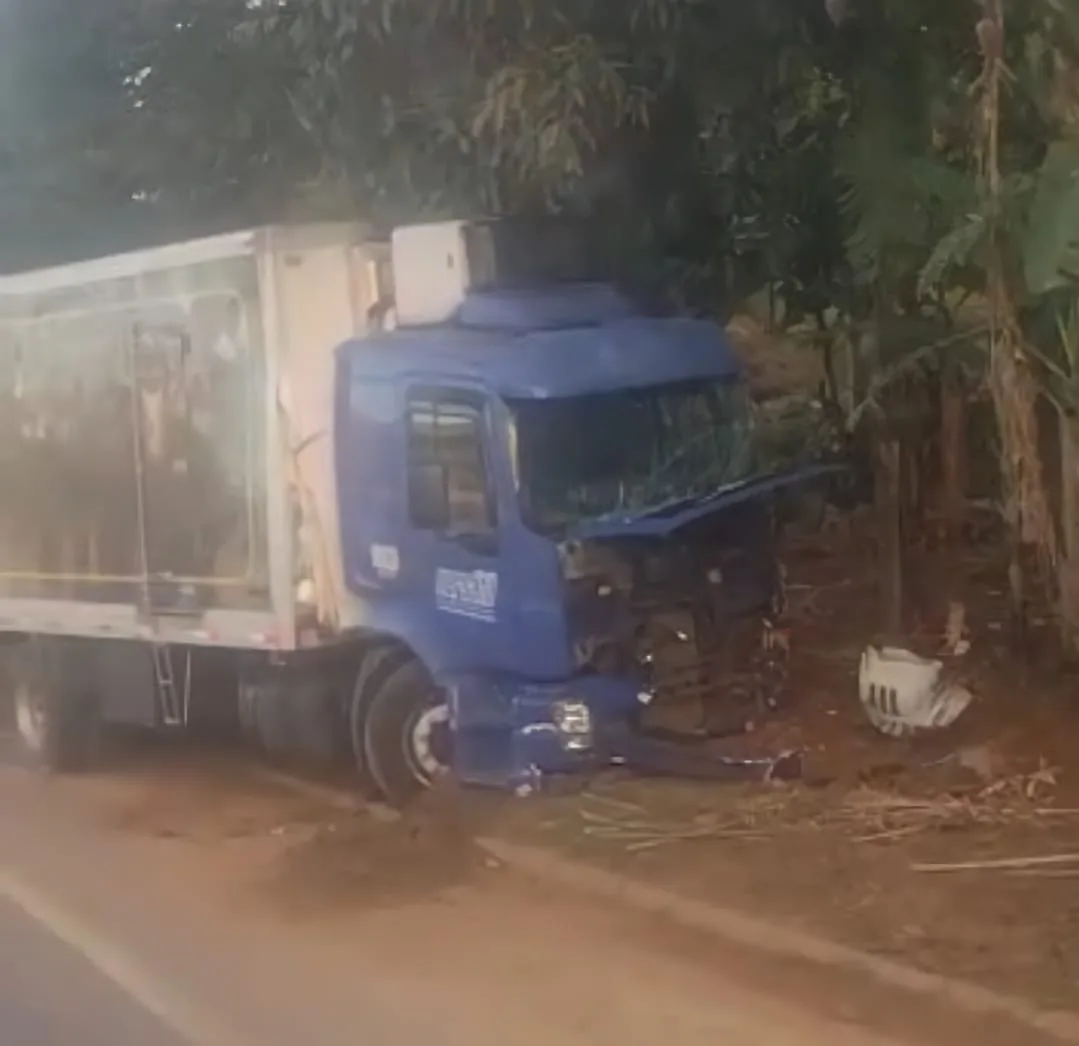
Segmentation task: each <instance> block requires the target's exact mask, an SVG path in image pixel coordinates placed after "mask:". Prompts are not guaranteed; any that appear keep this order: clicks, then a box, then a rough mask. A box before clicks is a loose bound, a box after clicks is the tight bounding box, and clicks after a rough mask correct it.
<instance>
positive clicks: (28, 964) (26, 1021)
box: [0, 900, 193, 1046]
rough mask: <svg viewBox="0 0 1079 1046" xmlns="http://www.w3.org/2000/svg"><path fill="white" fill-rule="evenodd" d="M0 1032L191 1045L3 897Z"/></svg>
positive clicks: (41, 1040) (125, 1045)
mask: <svg viewBox="0 0 1079 1046" xmlns="http://www.w3.org/2000/svg"><path fill="white" fill-rule="evenodd" d="M0 1029H2V1030H0V1038H2V1040H3V1043H4V1046H60V1044H62V1043H78V1046H193V1044H191V1043H190V1042H188V1041H186V1040H184V1039H182V1038H180V1037H178V1036H177V1035H176V1034H175V1033H174V1032H173V1031H171V1030H170V1029H169V1028H168V1027H166V1026H165V1025H164V1024H162V1023H161V1021H160V1020H159V1019H158V1018H156V1017H154V1016H153V1015H152V1014H150V1013H149V1012H147V1011H146V1010H145V1009H144V1008H143V1007H142V1006H141V1005H140V1004H139V1003H137V1002H135V1001H134V1000H133V999H132V998H131V997H130V996H129V995H127V994H126V993H125V992H124V991H123V990H121V989H120V988H119V987H117V986H116V985H115V984H114V983H113V982H112V981H110V980H109V979H108V978H107V977H105V975H104V974H102V973H101V972H100V971H98V970H97V969H95V968H94V967H93V966H92V965H91V964H90V962H89V961H87V960H86V959H85V958H83V956H81V955H80V954H78V952H76V951H75V950H73V949H72V948H71V947H70V946H69V945H67V944H65V943H64V942H63V941H62V940H60V939H59V938H58V937H56V936H55V935H54V934H53V933H52V931H51V930H49V929H47V928H46V927H44V926H43V925H41V924H40V923H38V922H36V921H35V920H34V919H33V918H31V917H30V916H29V915H27V914H26V913H25V912H23V911H21V910H20V909H19V908H17V907H16V906H15V905H14V904H13V903H11V902H10V901H7V900H0Z"/></svg>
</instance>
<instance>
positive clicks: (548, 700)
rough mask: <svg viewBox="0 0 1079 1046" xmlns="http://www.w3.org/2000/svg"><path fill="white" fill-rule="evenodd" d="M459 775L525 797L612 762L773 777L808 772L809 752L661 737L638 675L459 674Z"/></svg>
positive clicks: (704, 774)
mask: <svg viewBox="0 0 1079 1046" xmlns="http://www.w3.org/2000/svg"><path fill="white" fill-rule="evenodd" d="M446 692H447V694H448V695H449V701H450V710H451V720H452V723H453V731H454V745H453V749H454V772H455V774H456V776H457V778H458V780H460V781H461V782H463V783H466V784H476V785H483V786H487V787H494V788H499V789H504V790H511V791H515V792H517V793H518V794H528V793H530V792H533V791H536V790H538V789H541V788H543V787H544V785H545V783H547V782H548V781H550V780H551V779H557V778H567V777H572V776H587V775H589V774H593V773H596V772H598V771H600V770H603V769H606V768H608V767H611V766H622V767H626V768H627V769H629V770H630V771H633V772H636V773H641V774H646V775H663V776H678V777H691V778H703V779H710V780H732V779H737V780H746V779H749V780H767V779H773V778H791V777H797V776H800V774H801V756H800V754H799V753H795V752H784V753H780V754H779V755H777V756H774V757H764V758H762V757H759V756H750V755H746V754H744V753H742V754H739V752H738V751H737V748H736V745H737V741H734V740H731V739H728V740H726V741H725V742H723V744H722V747H717V745H716V744H715V743H714V742H712V741H711V740H710V739H706V738H695V737H689V736H687V737H673V736H661V735H659V734H657V733H649V732H647V731H645V730H643V729H642V727H641V714H642V712H643V711H644V709H645V708H646V707H647V705H648V704H649V702H650V701H651V699H652V695H651V694H650V693H648V692H646V691H642V690H640V688H639V687H638V686H637V685H636V684H635V683H634V682H632V681H630V680H626V679H621V678H612V677H608V676H600V675H590V676H582V677H580V678H577V679H573V680H569V681H564V682H557V683H555V682H552V683H535V682H521V681H519V680H510V679H501V680H491V679H488V678H483V677H469V678H458V679H456V680H454V681H452V682H450V683H447V684H446Z"/></svg>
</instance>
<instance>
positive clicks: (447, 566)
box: [406, 387, 515, 669]
mask: <svg viewBox="0 0 1079 1046" xmlns="http://www.w3.org/2000/svg"><path fill="white" fill-rule="evenodd" d="M406 417H407V471H408V489H407V512H408V517H409V518H408V521H409V524H410V527H411V529H412V530H413V542H414V547H415V549H416V552H417V555H416V557H415V564H414V569H415V570H416V574H415V575H414V577H413V579H412V582H413V585H414V586H416V589H417V590H418V591H420V592H425V593H426V596H427V598H429V599H431V600H433V609H434V618H435V628H436V629H437V631H438V633H439V634H440V636H442V637H443V639H444V642H440V643H439V646H440V647H442V648H443V649H445V650H446V651H447V655H448V657H449V658H450V660H451V661H452V662H454V664H453V665H452V666H450V665H447V666H446V667H455V668H466V669H467V668H468V667H470V666H471V665H477V664H478V665H483V666H486V667H492V662H494V661H496V660H497V659H498V656H499V651H500V650H505V649H506V648H507V641H509V640H511V633H512V621H511V620H510V618H511V616H512V608H513V604H514V603H515V600H514V599H513V598H512V592H511V591H509V590H508V589H507V584H509V583H511V579H510V578H509V577H508V576H507V573H506V570H505V569H504V566H505V564H506V552H507V550H506V548H505V536H504V535H502V534H500V531H499V519H498V508H497V498H496V496H495V484H494V478H493V470H492V467H491V455H490V453H489V447H490V434H491V427H490V422H489V412H488V410H487V406H486V403H485V400H484V398H483V397H482V396H481V395H480V394H479V393H476V392H473V391H470V390H467V389H454V388H424V387H413V388H412V389H410V390H409V392H408V395H407V404H406Z"/></svg>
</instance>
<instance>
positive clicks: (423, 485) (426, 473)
mask: <svg viewBox="0 0 1079 1046" xmlns="http://www.w3.org/2000/svg"><path fill="white" fill-rule="evenodd" d="M408 505H409V514H410V516H411V518H412V522H413V523H414V524H415V525H416V526H417V527H419V528H420V529H421V530H446V529H447V528H448V527H449V525H450V492H449V477H448V476H447V474H446V467H445V466H444V465H413V466H412V467H411V468H410V469H409V471H408Z"/></svg>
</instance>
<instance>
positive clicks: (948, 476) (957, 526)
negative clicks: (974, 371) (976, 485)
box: [940, 378, 967, 545]
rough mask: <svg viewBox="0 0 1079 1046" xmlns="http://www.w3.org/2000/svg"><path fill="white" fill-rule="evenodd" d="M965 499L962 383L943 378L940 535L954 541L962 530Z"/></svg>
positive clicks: (965, 462)
mask: <svg viewBox="0 0 1079 1046" xmlns="http://www.w3.org/2000/svg"><path fill="white" fill-rule="evenodd" d="M966 499H967V400H966V395H965V393H964V390H963V387H962V386H961V385H960V384H959V383H958V382H956V381H954V380H949V379H948V378H943V379H942V380H941V386H940V516H941V536H942V537H943V539H944V542H945V543H946V544H949V545H951V544H955V543H956V542H957V541H958V540H959V538H960V536H961V534H962V530H963V524H964V522H965V517H966Z"/></svg>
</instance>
